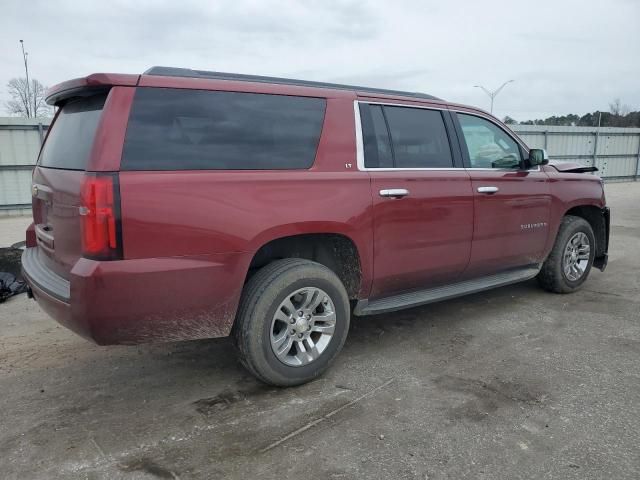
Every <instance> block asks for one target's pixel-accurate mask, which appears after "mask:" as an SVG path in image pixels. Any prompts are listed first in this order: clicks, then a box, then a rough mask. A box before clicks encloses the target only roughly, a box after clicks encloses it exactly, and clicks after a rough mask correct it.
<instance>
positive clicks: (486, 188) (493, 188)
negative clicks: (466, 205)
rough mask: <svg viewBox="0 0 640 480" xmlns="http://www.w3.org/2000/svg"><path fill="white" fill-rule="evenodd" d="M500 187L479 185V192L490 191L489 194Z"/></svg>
mask: <svg viewBox="0 0 640 480" xmlns="http://www.w3.org/2000/svg"><path fill="white" fill-rule="evenodd" d="M498 190H499V189H498V187H478V193H488V194H489V195H491V194H493V193H496V192H497V191H498Z"/></svg>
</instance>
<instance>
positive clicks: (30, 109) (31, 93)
mask: <svg viewBox="0 0 640 480" xmlns="http://www.w3.org/2000/svg"><path fill="white" fill-rule="evenodd" d="M7 91H8V92H9V96H10V97H11V100H9V101H7V103H6V108H7V110H8V112H9V113H10V114H11V115H18V116H20V117H27V118H35V117H49V116H51V114H52V112H53V109H52V108H51V107H50V106H49V105H47V104H46V102H45V93H46V91H47V87H45V86H44V85H42V84H41V83H40V82H39V81H38V80H36V79H33V80H31V81H30V82H29V83H27V80H26V79H25V78H12V79H11V80H10V81H9V83H8V84H7Z"/></svg>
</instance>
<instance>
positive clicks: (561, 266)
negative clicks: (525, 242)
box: [537, 215, 596, 293]
mask: <svg viewBox="0 0 640 480" xmlns="http://www.w3.org/2000/svg"><path fill="white" fill-rule="evenodd" d="M580 234H582V235H584V237H581V235H580ZM575 238H582V239H585V238H586V239H587V241H588V245H589V253H588V259H587V258H585V259H584V260H585V261H586V263H582V262H583V261H579V262H578V263H582V266H581V267H580V266H579V265H576V267H575V268H576V270H581V272H580V274H579V276H577V278H576V273H575V271H574V270H570V271H569V272H567V271H566V269H565V267H566V266H567V263H566V262H569V263H570V262H571V260H570V259H568V258H565V253H566V252H567V249H568V248H571V247H569V242H570V241H572V240H573V239H575ZM577 245H580V243H578V244H577ZM595 252H596V241H595V235H594V234H593V229H592V228H591V225H590V224H589V222H587V221H586V220H585V219H584V218H581V217H575V216H573V215H567V216H565V217H564V218H563V219H562V223H561V224H560V228H559V230H558V235H557V236H556V241H555V243H554V245H553V249H552V250H551V253H550V254H549V257H547V259H546V261H545V262H544V264H543V265H542V269H541V270H540V273H539V274H538V277H537V278H538V283H539V284H540V286H541V287H542V288H544V289H545V290H548V291H550V292H554V293H571V292H575V291H576V290H578V289H580V287H581V286H582V284H583V283H584V282H585V281H586V279H587V277H588V276H589V272H590V271H591V266H592V265H593V259H594V257H595ZM567 255H568V256H569V257H570V255H569V254H567ZM581 255H582V256H583V257H586V256H587V255H586V253H584V251H582V253H581Z"/></svg>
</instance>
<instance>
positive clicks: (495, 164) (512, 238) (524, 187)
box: [455, 112, 551, 278]
mask: <svg viewBox="0 0 640 480" xmlns="http://www.w3.org/2000/svg"><path fill="white" fill-rule="evenodd" d="M455 116H456V117H457V121H458V122H459V123H458V125H459V130H458V131H459V132H461V133H462V135H461V136H462V139H461V146H462V150H463V152H462V154H463V157H464V160H465V162H466V167H467V171H468V172H469V175H470V176H471V186H472V189H473V195H474V212H475V213H474V220H473V224H474V233H473V243H472V248H471V260H470V262H469V267H468V268H467V271H466V272H465V275H464V276H465V277H466V278H472V277H477V276H482V275H487V274H492V273H496V272H499V271H502V270H507V269H510V268H517V267H523V266H526V265H532V264H537V263H540V262H541V261H542V260H543V255H544V247H545V244H546V242H547V237H548V235H549V215H550V206H551V196H550V193H549V183H548V177H547V175H546V173H544V172H542V171H540V169H539V168H538V167H535V168H533V169H524V168H523V154H524V151H523V150H524V149H523V147H522V146H521V145H520V144H519V143H518V142H517V141H516V140H515V139H514V138H513V137H512V136H511V134H509V133H508V132H507V131H506V130H504V129H503V128H502V127H501V126H499V125H498V124H497V123H494V122H493V121H491V120H489V118H488V117H481V116H476V115H472V114H470V113H469V114H467V113H460V112H459V113H457V114H456V115H455Z"/></svg>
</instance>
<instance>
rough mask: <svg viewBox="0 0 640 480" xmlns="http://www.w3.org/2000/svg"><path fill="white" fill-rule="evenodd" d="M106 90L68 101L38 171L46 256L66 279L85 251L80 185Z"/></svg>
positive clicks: (39, 225)
mask: <svg viewBox="0 0 640 480" xmlns="http://www.w3.org/2000/svg"><path fill="white" fill-rule="evenodd" d="M105 99H106V93H101V94H98V95H92V96H88V97H82V98H79V99H75V100H71V101H69V102H67V103H66V104H65V105H64V106H63V107H62V108H61V110H60V111H59V112H58V114H57V116H56V119H55V121H54V122H53V124H52V126H51V128H50V131H49V134H48V135H47V139H46V141H45V144H44V145H43V147H42V150H41V152H40V157H39V159H38V164H37V166H36V168H35V170H34V172H33V182H32V194H33V219H34V224H35V233H36V239H37V244H38V255H39V257H40V261H41V262H42V263H43V264H44V265H45V266H47V267H48V268H49V269H50V270H52V271H54V272H55V273H56V274H58V275H59V276H61V277H62V278H65V279H68V278H69V272H70V270H71V268H72V267H73V265H74V264H75V262H76V261H77V260H78V258H79V257H80V256H81V255H82V246H81V232H80V213H79V208H78V207H79V205H80V190H81V186H82V183H83V180H84V176H85V175H84V173H85V170H86V168H87V165H88V162H89V156H90V154H91V149H92V146H93V141H94V138H95V135H96V131H97V128H98V123H99V121H100V118H101V115H102V110H103V107H104V103H105Z"/></svg>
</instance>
